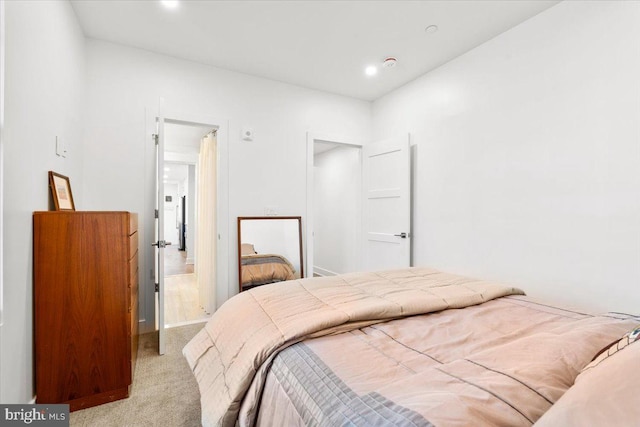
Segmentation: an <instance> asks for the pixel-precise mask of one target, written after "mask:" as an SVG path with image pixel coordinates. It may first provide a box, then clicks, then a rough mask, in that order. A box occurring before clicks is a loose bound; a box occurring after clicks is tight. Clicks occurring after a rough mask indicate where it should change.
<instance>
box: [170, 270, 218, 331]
mask: <svg viewBox="0 0 640 427" xmlns="http://www.w3.org/2000/svg"><path fill="white" fill-rule="evenodd" d="M209 317H211V316H210V315H209V314H207V313H205V311H204V310H203V309H202V307H200V304H199V302H198V286H197V283H196V277H195V274H193V273H192V274H179V275H174V276H166V277H165V278H164V323H165V325H166V326H167V327H171V326H180V325H185V324H188V323H193V322H197V321H205V320H206V319H208V318H209Z"/></svg>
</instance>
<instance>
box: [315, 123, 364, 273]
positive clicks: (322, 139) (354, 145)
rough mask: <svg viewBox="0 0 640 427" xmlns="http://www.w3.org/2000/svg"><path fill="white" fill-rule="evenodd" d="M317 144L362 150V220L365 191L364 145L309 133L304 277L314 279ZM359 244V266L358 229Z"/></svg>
mask: <svg viewBox="0 0 640 427" xmlns="http://www.w3.org/2000/svg"><path fill="white" fill-rule="evenodd" d="M315 142H330V143H333V144H339V145H342V146H344V147H352V148H357V149H359V150H360V194H359V195H358V198H357V203H358V207H357V212H358V213H357V214H356V216H357V217H359V218H360V219H362V191H363V182H362V177H363V175H362V173H363V163H362V162H363V159H362V150H363V144H361V143H359V142H356V141H354V140H352V139H349V138H346V137H344V136H342V135H331V134H327V133H320V132H307V214H306V221H305V233H304V234H305V240H306V241H305V243H304V245H305V246H306V248H307V256H306V259H305V263H306V265H307V268H306V269H305V275H304V277H313V272H314V271H313V270H314V265H313V252H314V250H313V249H314V247H313V245H314V222H313V220H314V215H313V201H314V197H315V194H314V193H315V192H314V173H313V160H314V157H315V156H314V152H313V145H314V143H315ZM356 233H357V234H356V235H357V242H358V246H359V247H360V251H359V252H360V254H358V265H359V266H361V265H362V258H361V254H362V229H361V227H358V229H357V230H356Z"/></svg>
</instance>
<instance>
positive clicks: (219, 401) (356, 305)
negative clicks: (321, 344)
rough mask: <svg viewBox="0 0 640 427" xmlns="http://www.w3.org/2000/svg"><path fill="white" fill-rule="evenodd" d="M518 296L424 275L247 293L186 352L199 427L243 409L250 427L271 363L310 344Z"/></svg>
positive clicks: (333, 280)
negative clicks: (195, 383) (195, 387)
mask: <svg viewBox="0 0 640 427" xmlns="http://www.w3.org/2000/svg"><path fill="white" fill-rule="evenodd" d="M513 294H522V291H520V290H518V289H515V288H511V287H505V286H502V285H498V284H495V283H488V282H483V281H478V280H473V279H468V278H465V277H460V276H455V275H452V274H446V273H442V272H439V271H436V270H432V269H427V268H410V269H405V270H397V271H387V272H379V273H358V274H347V275H341V276H335V277H326V278H312V279H305V280H296V281H289V282H282V283H277V284H273V285H269V286H261V287H258V288H254V289H252V290H250V291H247V292H243V293H241V294H239V295H237V296H235V297H233V298H231V299H230V300H229V301H227V302H226V303H225V304H224V305H223V306H222V307H221V308H220V309H219V310H218V311H217V312H216V313H215V314H214V315H213V317H212V319H211V320H210V321H209V322H208V323H207V325H206V326H205V327H204V329H203V330H202V331H200V332H199V333H198V334H197V335H196V336H195V337H194V338H193V339H192V340H191V341H190V342H189V343H188V344H187V346H186V347H185V348H184V350H183V353H184V355H185V357H186V358H187V361H188V363H189V365H190V366H191V369H192V370H193V373H194V375H195V376H196V379H197V381H198V385H199V387H200V395H201V403H202V423H203V425H205V426H216V425H222V426H232V425H234V424H235V423H236V421H237V419H238V413H239V409H240V405H241V404H243V410H244V412H245V413H246V414H248V415H247V418H246V419H245V420H244V421H245V422H246V423H247V424H248V423H252V422H253V421H254V420H253V418H252V415H254V414H255V408H256V406H257V404H258V401H259V397H260V390H261V389H262V385H263V382H264V379H265V375H266V368H267V367H268V364H269V362H270V361H271V360H272V358H273V356H274V355H275V354H277V352H278V351H280V350H282V349H284V348H286V347H288V346H289V345H291V344H293V343H296V342H298V341H301V340H303V339H305V338H310V337H319V336H324V335H329V334H333V333H339V332H345V331H349V330H353V329H357V328H360V327H363V326H366V325H372V324H375V323H379V322H382V321H387V320H390V319H396V318H401V317H406V316H412V315H416V314H423V313H430V312H435V311H441V310H445V309H448V308H462V307H467V306H471V305H476V304H481V303H483V302H486V301H489V300H492V299H495V298H499V297H502V296H506V295H513ZM243 399H244V402H243Z"/></svg>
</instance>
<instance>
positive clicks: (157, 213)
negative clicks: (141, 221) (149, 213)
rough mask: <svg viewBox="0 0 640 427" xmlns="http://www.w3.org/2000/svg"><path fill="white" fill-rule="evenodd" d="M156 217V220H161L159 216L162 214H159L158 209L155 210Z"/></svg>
mask: <svg viewBox="0 0 640 427" xmlns="http://www.w3.org/2000/svg"><path fill="white" fill-rule="evenodd" d="M154 215H155V217H156V219H157V218H159V216H158V215H160V212H158V209H156V210H155V212H154Z"/></svg>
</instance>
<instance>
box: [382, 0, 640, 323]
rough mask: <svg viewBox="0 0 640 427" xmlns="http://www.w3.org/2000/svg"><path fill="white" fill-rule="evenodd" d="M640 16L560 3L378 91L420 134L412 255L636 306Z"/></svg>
mask: <svg viewBox="0 0 640 427" xmlns="http://www.w3.org/2000/svg"><path fill="white" fill-rule="evenodd" d="M638 22H640V3H638V2H584V1H583V2H562V3H560V4H558V5H556V6H554V7H552V8H551V9H549V10H547V11H545V12H543V13H541V14H539V15H537V16H535V17H534V18H532V19H530V20H528V21H526V22H524V23H523V24H521V25H519V26H517V27H515V28H513V29H512V30H510V31H508V32H507V33H504V34H502V35H500V36H498V37H496V38H495V39H493V40H491V41H489V42H487V43H485V44H484V45H482V46H480V47H478V48H476V49H474V50H472V51H470V52H468V53H467V54H465V55H463V56H461V57H459V58H458V59H456V60H454V61H452V62H450V63H448V64H446V65H444V66H442V67H440V68H438V69H437V70H435V71H433V72H431V73H428V74H427V75H425V76H423V77H421V78H419V79H418V80H416V81H414V82H412V83H410V84H408V85H406V86H404V87H402V88H400V89H398V90H396V91H394V92H393V93H391V94H390V95H388V96H385V97H384V98H381V99H379V100H377V101H375V103H374V105H373V120H374V126H373V131H374V132H375V134H383V135H384V134H386V135H393V134H394V133H399V132H406V131H409V132H411V135H412V139H413V141H412V143H413V144H416V147H415V152H416V154H417V158H416V160H415V180H414V183H413V185H414V210H413V216H414V230H413V233H414V260H415V264H416V265H430V266H434V267H437V268H441V269H444V270H448V271H452V272H457V273H463V274H469V275H473V276H476V277H482V278H487V279H497V280H502V281H505V282H508V283H511V284H515V285H519V286H521V287H522V288H524V289H525V290H526V291H527V292H528V293H529V295H532V296H537V297H542V298H552V299H554V300H556V301H566V302H569V303H573V304H577V305H582V306H586V307H591V308H595V309H602V310H619V311H628V312H635V313H637V312H638V307H639V306H640V294H639V293H638V292H637V286H638V283H640V198H639V197H638V194H639V192H640V167H638V165H640V78H639V77H638V76H640V25H638Z"/></svg>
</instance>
